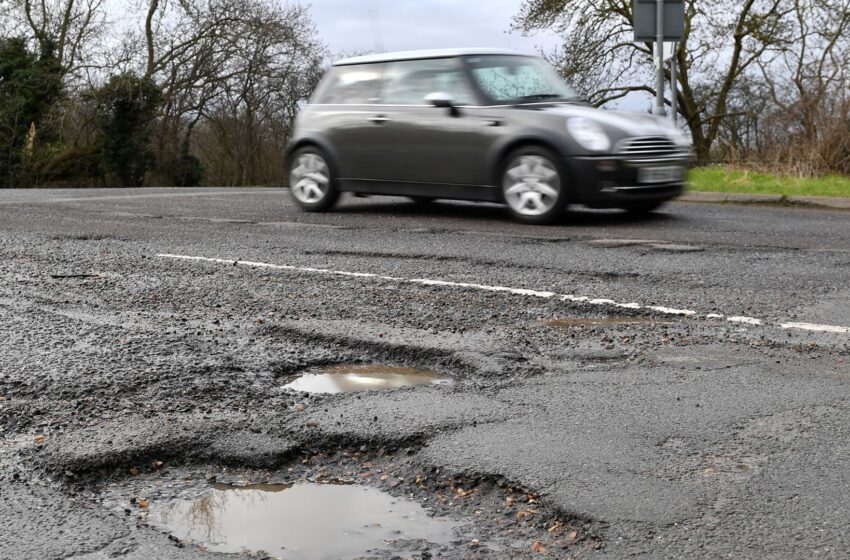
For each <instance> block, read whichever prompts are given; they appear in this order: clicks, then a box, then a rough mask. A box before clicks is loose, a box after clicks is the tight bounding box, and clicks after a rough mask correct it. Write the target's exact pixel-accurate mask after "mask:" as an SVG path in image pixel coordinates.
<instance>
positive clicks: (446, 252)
mask: <svg viewBox="0 0 850 560" xmlns="http://www.w3.org/2000/svg"><path fill="white" fill-rule="evenodd" d="M0 237H2V244H0V340H3V344H2V348H3V351H2V353H0V558H3V559H6V558H8V559H16V560H20V559H29V558H32V559H36V558H37V559H48V558H82V559H90V560H94V559H100V558H113V557H117V558H131V559H139V560H141V559H147V558H179V559H183V558H215V557H216V555H215V554H213V553H208V552H204V551H203V549H201V548H198V547H195V546H187V545H186V543H179V542H177V541H176V539H175V538H173V537H172V538H169V536H168V535H167V533H166V532H164V531H161V530H158V529H155V528H152V527H150V526H149V524H148V523H146V513H147V512H145V511H140V508H139V507H138V506H136V505H132V506H131V505H130V504H137V503H138V502H136V501H132V502H131V501H129V499H130V496H131V495H132V496H133V497H135V496H137V495H140V493H145V495H146V496H147V497H150V499H151V501H152V503H153V505H152V506H151V508H152V509H153V508H154V507H155V505H156V503H157V500H165V499H167V498H169V497H173V496H170V495H169V491H171V490H173V489H174V488H176V487H177V486H179V485H180V484H188V482H186V481H190V480H200V481H201V482H203V481H204V480H206V479H211V477H212V474H211V473H215V476H216V477H217V479H218V480H222V479H227V478H228V477H231V478H238V479H239V480H243V481H246V480H247V481H253V480H255V479H259V478H262V479H263V480H281V481H285V480H292V479H294V478H297V477H302V478H303V479H306V480H313V479H316V478H317V477H321V476H325V477H343V478H344V477H353V478H354V479H357V480H358V481H359V482H360V483H362V484H368V485H373V486H376V487H380V488H384V489H386V490H387V491H389V492H391V493H395V494H396V495H399V496H400V495H402V494H404V495H407V496H413V497H415V498H416V499H417V500H419V501H420V502H421V503H422V504H424V505H426V506H427V507H429V508H432V511H434V512H435V513H439V514H440V515H450V516H452V517H453V518H455V519H457V520H459V521H460V522H462V523H463V525H462V527H461V528H460V529H458V530H457V533H456V535H455V541H454V543H453V545H452V546H449V547H443V548H442V549H440V550H438V551H437V554H438V555H439V556H438V557H444V558H479V557H481V558H543V557H555V558H572V557H579V558H688V559H694V558H760V559H762V558H776V559H780V558H781V559H783V560H785V559H789V558H800V559H803V558H805V559H809V558H847V557H848V556H850V533H848V531H847V529H846V528H847V526H848V524H850V415H848V414H847V410H848V405H850V213H847V212H841V211H825V210H814V209H805V208H784V207H768V206H733V205H711V204H683V203H675V204H672V205H670V206H669V207H668V208H666V209H665V210H664V211H662V212H660V213H658V214H655V215H652V216H649V217H645V218H634V217H630V216H627V215H625V214H621V213H618V212H592V211H574V212H570V213H569V214H568V215H567V216H566V217H565V219H564V220H563V222H562V223H561V224H558V225H555V226H550V227H534V226H525V225H521V224H517V223H514V222H512V221H511V220H510V219H509V218H508V216H507V213H506V212H505V211H504V210H503V209H501V208H499V207H497V206H491V205H472V204H465V203H450V202H439V203H435V204H431V205H425V206H422V205H416V204H413V203H411V202H407V201H405V200H403V199H378V198H370V199H354V198H349V199H346V200H345V201H344V202H343V203H342V205H341V206H340V208H339V209H338V210H337V211H336V212H334V213H330V214H323V215H307V214H302V213H300V212H299V211H298V210H297V209H296V208H294V206H293V204H292V203H291V202H290V200H289V198H288V194H287V193H286V192H285V191H282V190H275V189H182V190H178V189H145V190H120V191H119V190H49V191H0ZM332 363H375V364H390V365H399V366H406V367H417V368H424V369H427V370H433V371H439V372H442V373H445V374H448V375H450V376H451V377H452V378H453V379H454V384H453V385H452V386H444V387H437V388H428V387H418V388H408V389H404V390H398V391H386V392H367V393H362V394H354V393H348V394H341V395H332V396H305V395H302V394H297V393H296V394H294V393H292V392H289V391H286V390H284V389H282V388H281V385H283V383H284V382H285V380H286V379H289V378H290V377H291V376H292V375H293V374H295V373H297V372H299V371H302V370H305V369H309V368H311V367H313V366H316V365H322V364H332ZM379 465H382V468H381V470H380V471H377V470H370V469H376V468H377V467H378V466H379ZM378 473H388V474H387V475H384V476H373V475H376V474H378ZM414 480H415V482H414ZM170 489H171V490H170ZM174 492H176V490H174ZM446 496H448V498H447V497H446ZM506 496H507V497H506ZM511 496H518V497H519V498H518V500H515V499H514V498H513V497H511ZM125 510H126V511H125ZM544 551H545V552H544ZM382 554H383V556H382ZM427 554H428V553H423V556H422V557H423V558H426V557H428V556H427ZM391 556H392V554H390V553H388V552H387V553H376V556H375V557H376V558H383V557H387V558H389V557H391ZM234 557H238V555H237V556H234ZM245 557H248V556H245ZM284 557H285V556H284ZM370 557H371V556H370ZM416 557H417V558H418V557H419V556H416ZM222 558H225V557H224V556H222Z"/></svg>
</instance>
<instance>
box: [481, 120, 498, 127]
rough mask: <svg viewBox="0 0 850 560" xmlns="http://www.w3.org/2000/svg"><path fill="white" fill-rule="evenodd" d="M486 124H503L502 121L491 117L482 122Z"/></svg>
mask: <svg viewBox="0 0 850 560" xmlns="http://www.w3.org/2000/svg"><path fill="white" fill-rule="evenodd" d="M481 124H483V125H484V126H502V121H500V120H496V119H490V120H486V121H484V122H482V123H481Z"/></svg>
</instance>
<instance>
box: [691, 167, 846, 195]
mask: <svg viewBox="0 0 850 560" xmlns="http://www.w3.org/2000/svg"><path fill="white" fill-rule="evenodd" d="M689 189H690V190H692V191H698V192H724V193H742V194H777V195H784V196H840V197H850V177H849V176H843V175H830V176H827V177H813V178H801V177H793V176H787V175H772V174H769V173H759V172H757V171H750V170H747V169H739V168H735V167H726V166H720V165H711V166H708V167H700V168H697V169H694V170H692V171H691V174H690V185H689Z"/></svg>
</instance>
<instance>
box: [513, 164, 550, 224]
mask: <svg viewBox="0 0 850 560" xmlns="http://www.w3.org/2000/svg"><path fill="white" fill-rule="evenodd" d="M503 188H504V194H505V202H507V203H508V205H509V206H510V207H511V209H512V210H513V211H514V212H516V213H517V214H520V215H523V216H542V215H543V214H546V213H547V212H549V211H551V210H552V208H554V207H555V205H556V204H557V203H558V197H559V196H560V194H561V178H560V175H559V174H558V170H557V169H556V168H555V165H554V164H553V163H552V162H551V161H549V159H548V158H546V157H544V156H539V155H522V156H519V157H517V158H515V159H514V160H512V161H511V163H510V164H509V165H508V167H507V170H506V171H505V176H504V185H503Z"/></svg>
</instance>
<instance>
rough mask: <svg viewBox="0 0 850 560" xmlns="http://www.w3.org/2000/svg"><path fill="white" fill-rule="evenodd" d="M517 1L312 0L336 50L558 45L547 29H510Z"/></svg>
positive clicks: (317, 18)
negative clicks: (527, 32) (530, 33)
mask: <svg viewBox="0 0 850 560" xmlns="http://www.w3.org/2000/svg"><path fill="white" fill-rule="evenodd" d="M521 5H522V1H521V0H312V15H313V20H314V21H315V22H316V24H317V26H318V28H319V33H320V35H321V37H322V40H324V41H325V42H326V43H327V44H328V45H329V47H330V48H331V50H332V51H333V52H335V53H339V52H343V53H350V52H371V51H375V50H377V48H376V47H378V48H380V46H383V50H387V51H397V50H408V49H427V48H444V47H504V48H512V49H516V50H520V51H524V52H535V50H536V47H538V46H541V47H543V48H545V49H551V48H553V47H554V46H556V45H557V44H558V41H557V38H556V37H555V36H554V35H552V34H549V33H541V34H538V35H536V36H534V37H523V36H522V35H521V34H519V33H510V27H511V20H512V18H513V16H514V15H516V14H517V12H519V9H520V6H521ZM372 14H375V15H376V18H375V19H376V20H377V28H378V32H377V33H376V32H375V31H374V29H375V24H373V22H372V18H373V16H372Z"/></svg>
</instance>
